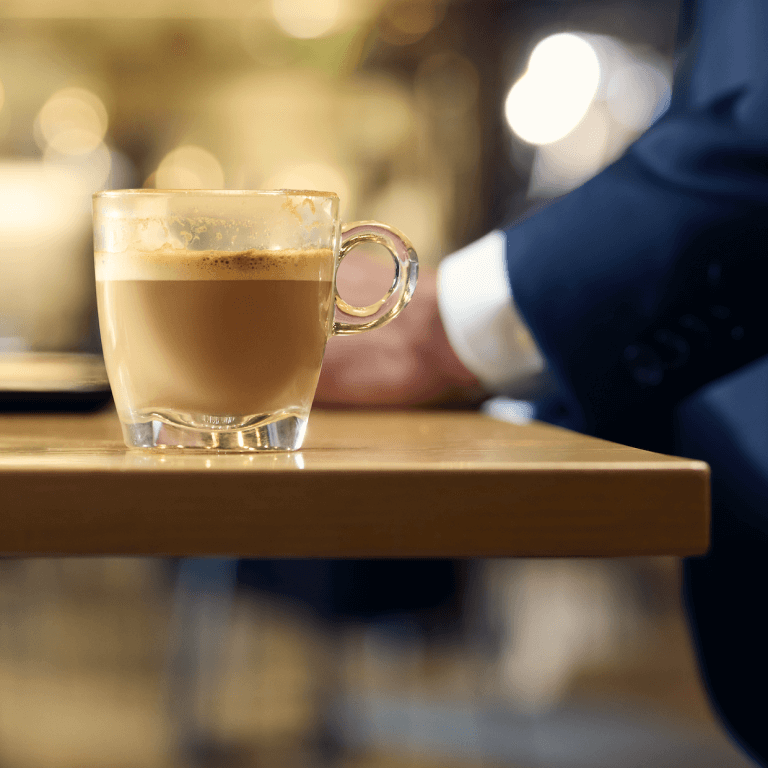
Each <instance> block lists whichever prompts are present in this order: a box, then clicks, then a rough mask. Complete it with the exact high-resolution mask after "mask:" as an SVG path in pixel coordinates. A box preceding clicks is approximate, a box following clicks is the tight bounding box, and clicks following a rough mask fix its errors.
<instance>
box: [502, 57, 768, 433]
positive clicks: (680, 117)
mask: <svg viewBox="0 0 768 768" xmlns="http://www.w3.org/2000/svg"><path fill="white" fill-rule="evenodd" d="M764 75H765V76H762V77H759V76H757V75H755V78H754V81H755V82H756V83H758V84H759V85H758V86H757V87H755V88H754V89H752V90H750V89H749V88H746V87H745V88H740V89H737V90H736V91H734V92H732V93H728V94H725V95H722V96H721V97H720V98H718V100H717V101H716V102H714V103H711V104H706V105H704V106H702V107H699V108H698V109H695V110H679V111H677V112H673V113H670V114H668V115H667V116H665V117H664V118H663V119H662V120H661V121H659V123H657V124H656V125H655V126H654V127H652V128H651V129H650V130H649V131H648V132H647V133H646V134H645V135H644V136H643V137H642V138H641V139H640V140H639V141H638V142H636V143H635V144H634V145H633V146H632V147H631V148H630V150H629V151H628V152H627V154H626V155H625V156H624V157H623V158H621V159H620V160H619V161H618V162H616V163H615V164H613V165H612V166H610V167H609V168H607V169H606V170H605V171H603V172H602V173H601V174H599V175H598V176H596V177H595V178H594V179H592V180H591V181H589V182H587V183H586V184H585V185H583V186H582V187H580V188H579V189H577V190H575V191H574V192H572V193H571V194H569V195H567V196H566V197H564V198H561V199H560V200H558V201H556V202H555V203H553V204H552V205H551V206H550V207H549V208H548V209H546V210H544V211H542V212H541V213H539V214H537V215H535V216H533V217H531V218H530V219H528V220H527V221H524V222H523V223H521V224H520V225H518V226H516V227H514V228H512V229H509V230H508V231H507V232H506V235H507V265H508V274H509V279H510V283H511V288H512V294H513V295H514V297H515V301H516V303H517V306H518V308H519V310H520V312H521V313H522V315H523V317H524V319H525V321H526V323H527V324H528V326H529V327H530V329H531V331H532V334H533V336H534V338H535V340H536V342H537V343H538V345H539V347H540V349H541V350H542V352H543V354H544V355H545V357H546V358H547V361H548V364H549V366H550V368H551V371H552V373H553V375H554V377H555V379H556V380H557V382H558V384H559V387H560V389H561V393H562V395H563V396H564V398H565V401H566V402H567V403H568V404H569V407H570V409H571V410H572V411H573V412H575V413H576V414H577V416H576V418H575V420H574V422H573V423H572V426H576V427H577V428H579V429H582V430H584V431H589V432H592V433H594V434H599V435H602V436H605V437H612V438H616V437H617V433H616V431H615V429H614V428H613V425H615V424H617V423H622V422H624V421H626V420H627V419H633V418H634V419H644V418H646V416H647V414H649V413H655V414H658V413H663V412H668V411H671V409H672V408H674V406H675V405H676V404H677V403H678V402H679V401H680V400H681V399H682V398H684V397H685V396H686V395H687V394H689V393H691V392H693V391H694V390H695V389H697V388H698V387H700V386H702V385H703V384H705V383H707V382H709V381H712V380H714V379H716V378H718V377H720V376H722V375H724V374H726V373H728V372H730V371H733V370H735V369H737V368H739V367H741V366H743V365H744V364H746V363H748V362H750V361H751V360H754V359H756V358H757V357H759V356H761V355H763V354H765V353H766V352H768V333H766V328H767V327H768V313H767V312H766V310H765V309H764V307H765V305H766V302H765V289H764V287H763V284H764V277H763V273H764V272H766V270H765V269H764V268H763V265H764V264H765V262H766V255H767V254H768V72H766V73H764Z"/></svg>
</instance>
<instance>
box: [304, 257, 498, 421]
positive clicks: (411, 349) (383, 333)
mask: <svg viewBox="0 0 768 768" xmlns="http://www.w3.org/2000/svg"><path fill="white" fill-rule="evenodd" d="M391 280H392V270H391V268H387V267H384V266H382V265H380V264H378V263H377V262H375V261H373V260H372V259H370V258H367V257H363V256H357V255H356V256H355V257H354V258H351V257H348V258H347V259H345V261H344V263H343V265H342V267H341V268H340V269H339V275H338V278H337V284H338V286H339V292H340V293H341V295H342V296H344V298H345V299H347V300H348V301H350V302H351V303H353V304H354V303H361V304H363V303H368V302H369V301H373V300H375V299H377V298H378V296H380V295H383V293H384V291H385V290H386V286H387V285H388V284H389V283H390V282H391ZM379 285H383V286H384V288H381V290H376V291H373V293H374V295H373V296H372V295H370V294H371V292H372V286H379ZM361 294H362V295H364V296H365V300H364V301H361V300H360V296H361ZM482 391H483V390H482V387H481V385H480V382H479V381H478V380H477V379H476V378H475V376H474V375H473V374H472V373H470V372H469V371H468V370H467V369H466V368H465V367H464V365H463V363H462V362H461V361H460V360H459V359H458V357H456V354H455V353H454V351H453V349H452V348H451V345H450V344H449V342H448V337H447V336H446V335H445V330H444V329H443V324H442V322H441V321H440V315H439V313H438V309H437V274H436V272H435V271H434V270H428V269H423V268H422V269H420V271H419V280H418V284H417V286H416V291H415V292H414V295H413V298H412V299H411V302H410V304H408V306H407V307H406V308H405V309H404V310H403V311H402V313H401V314H399V315H398V316H397V317H396V318H395V319H394V320H393V321H392V322H391V323H389V324H388V325H385V326H384V327H383V328H377V329H375V330H373V331H366V332H364V333H360V334H359V335H354V336H333V337H331V338H330V339H329V340H328V346H327V348H326V352H325V357H324V359H323V369H322V371H321V373H320V381H319V382H318V386H317V392H316V394H315V403H317V404H318V405H352V406H377V405H380V406H410V405H426V404H439V403H447V402H466V403H470V402H473V401H476V400H478V399H479V397H480V396H481V394H482Z"/></svg>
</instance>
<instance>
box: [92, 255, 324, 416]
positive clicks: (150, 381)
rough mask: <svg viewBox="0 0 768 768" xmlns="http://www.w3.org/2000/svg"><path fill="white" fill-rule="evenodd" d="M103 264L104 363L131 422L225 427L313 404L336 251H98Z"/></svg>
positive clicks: (98, 262)
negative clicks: (218, 422)
mask: <svg viewBox="0 0 768 768" xmlns="http://www.w3.org/2000/svg"><path fill="white" fill-rule="evenodd" d="M95 264H96V280H97V298H98V302H99V315H100V318H101V334H102V344H103V348H104V357H105V362H106V365H107V370H108V372H109V378H110V381H111V382H112V383H113V387H118V388H120V389H122V392H121V393H120V397H116V400H118V401H119V402H124V403H130V404H131V409H132V413H131V414H130V416H131V418H136V417H139V418H142V417H146V418H147V419H149V418H152V417H155V416H157V417H160V418H162V417H163V415H164V414H167V413H185V414H190V415H191V416H192V417H194V416H195V415H196V414H205V415H206V417H212V418H213V419H214V420H215V419H216V418H221V419H222V420H223V421H222V426H225V425H226V424H227V423H229V421H228V420H232V419H235V420H241V419H248V418H250V417H255V416H258V415H260V414H275V413H281V412H288V411H290V410H291V409H295V408H296V406H300V407H302V408H307V409H308V408H309V405H310V404H311V401H312V398H313V396H314V391H315V387H316V386H317V378H318V376H319V373H320V366H321V364H322V358H323V353H324V351H325V344H326V341H327V338H328V334H329V329H330V324H331V321H332V315H333V270H334V256H333V251H332V250H331V249H316V250H309V249H308V250H277V251H272V250H258V251H257V250H252V251H241V252H232V253H230V252H226V251H189V250H183V249H170V248H168V249H162V250H158V251H152V252H141V251H130V252H123V253H104V252H99V253H97V254H96V260H95ZM124 415H126V416H127V415H128V414H124Z"/></svg>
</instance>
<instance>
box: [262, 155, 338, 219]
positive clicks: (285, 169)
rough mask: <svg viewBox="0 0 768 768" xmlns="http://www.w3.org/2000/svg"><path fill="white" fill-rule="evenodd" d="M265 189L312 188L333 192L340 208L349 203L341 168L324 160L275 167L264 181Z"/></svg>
mask: <svg viewBox="0 0 768 768" xmlns="http://www.w3.org/2000/svg"><path fill="white" fill-rule="evenodd" d="M264 188H265V189H314V190H317V191H318V192H335V193H336V194H337V195H338V196H339V201H340V203H341V208H342V210H345V209H348V207H349V204H350V184H349V181H348V179H347V176H346V174H345V173H344V171H343V170H342V169H341V168H337V167H336V166H334V165H332V164H331V163H325V162H317V161H310V162H303V163H293V164H286V165H284V166H282V167H280V168H278V169H276V170H275V171H274V172H273V173H272V174H271V175H270V176H269V178H268V179H266V181H265V182H264Z"/></svg>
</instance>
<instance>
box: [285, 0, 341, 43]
mask: <svg viewBox="0 0 768 768" xmlns="http://www.w3.org/2000/svg"><path fill="white" fill-rule="evenodd" d="M339 13H340V2H339V0H272V14H273V15H274V17H275V21H276V22H277V23H278V25H279V26H280V28H281V29H282V30H283V31H284V32H286V33H287V34H288V35H290V36H291V37H297V38H300V39H312V38H317V37H322V36H323V35H327V34H328V33H329V32H331V31H332V30H333V29H334V27H335V26H336V23H337V22H338V20H339Z"/></svg>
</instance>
